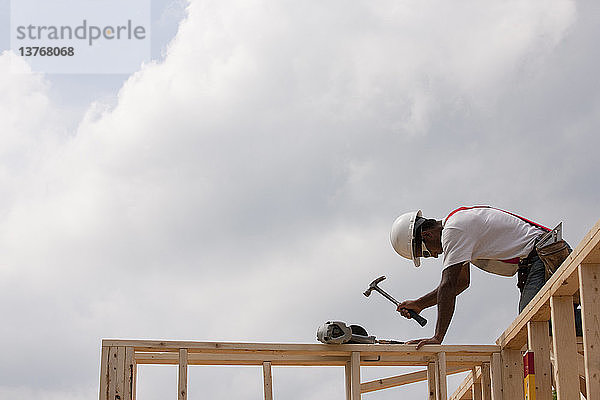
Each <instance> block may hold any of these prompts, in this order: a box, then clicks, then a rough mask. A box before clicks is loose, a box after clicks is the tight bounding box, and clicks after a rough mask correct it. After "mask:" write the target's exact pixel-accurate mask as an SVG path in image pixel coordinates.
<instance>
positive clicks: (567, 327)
mask: <svg viewBox="0 0 600 400" xmlns="http://www.w3.org/2000/svg"><path fill="white" fill-rule="evenodd" d="M550 310H551V315H552V342H553V345H554V358H555V363H556V370H555V374H556V392H557V394H558V400H571V399H578V398H579V374H578V371H577V342H576V338H575V317H574V315H573V297H572V296H552V297H550Z"/></svg>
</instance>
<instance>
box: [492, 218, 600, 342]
mask: <svg viewBox="0 0 600 400" xmlns="http://www.w3.org/2000/svg"><path fill="white" fill-rule="evenodd" d="M582 263H600V220H599V221H598V222H596V224H595V225H594V227H593V228H592V229H591V230H590V231H589V232H588V233H587V235H585V237H584V238H583V240H582V241H581V242H580V243H579V245H578V246H577V247H576V248H575V250H574V251H573V252H572V253H571V254H570V255H569V257H567V259H566V260H565V262H563V264H562V265H561V267H560V268H559V269H558V270H557V271H556V272H555V273H554V274H553V275H552V277H551V278H550V279H549V280H548V282H546V284H545V285H544V286H543V287H542V289H541V290H540V291H539V292H538V293H537V294H536V295H535V297H534V298H533V299H532V300H531V301H530V302H529V304H527V306H526V307H525V309H524V310H523V311H522V312H521V313H520V314H519V316H518V317H517V318H516V319H515V320H514V321H513V322H512V324H511V325H510V326H509V328H508V329H507V330H506V331H504V333H503V334H502V335H501V336H500V337H499V338H498V340H496V343H497V344H498V345H500V346H502V348H511V349H521V348H523V346H525V344H526V342H527V330H526V328H527V322H529V321H547V320H548V319H550V307H549V301H550V296H552V295H554V294H557V295H561V296H563V295H564V296H568V295H573V294H574V293H575V292H576V291H577V290H578V284H577V281H578V279H577V270H578V267H579V265H580V264H582Z"/></svg>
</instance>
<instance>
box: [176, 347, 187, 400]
mask: <svg viewBox="0 0 600 400" xmlns="http://www.w3.org/2000/svg"><path fill="white" fill-rule="evenodd" d="M187 386H188V351H187V349H179V374H178V379H177V400H187V395H188V389H187Z"/></svg>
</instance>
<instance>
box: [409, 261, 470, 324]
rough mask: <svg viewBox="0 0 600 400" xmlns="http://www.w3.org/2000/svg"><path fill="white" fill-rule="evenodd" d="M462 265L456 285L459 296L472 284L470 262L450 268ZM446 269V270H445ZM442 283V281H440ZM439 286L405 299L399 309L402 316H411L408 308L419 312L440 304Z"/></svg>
mask: <svg viewBox="0 0 600 400" xmlns="http://www.w3.org/2000/svg"><path fill="white" fill-rule="evenodd" d="M457 266H460V267H461V268H460V274H459V277H458V285H457V287H456V295H457V296H458V295H459V294H461V293H462V292H464V291H465V290H466V289H467V288H468V287H469V284H470V281H471V277H470V269H469V263H468V262H465V263H464V264H456V265H453V266H452V267H450V268H454V267H457ZM444 271H445V270H444ZM442 281H443V273H442ZM440 285H441V283H440ZM439 288H440V287H439V286H438V287H436V288H435V289H433V290H432V291H431V292H429V293H427V294H426V295H424V296H421V297H419V298H418V299H416V300H405V301H403V302H402V303H400V304H399V305H398V311H399V312H400V313H401V314H402V316H404V317H406V318H410V314H409V313H408V311H406V310H407V309H410V310H415V311H416V312H417V313H420V312H421V311H422V310H424V309H426V308H429V307H433V306H435V305H436V304H438V290H439Z"/></svg>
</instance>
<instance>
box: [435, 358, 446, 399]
mask: <svg viewBox="0 0 600 400" xmlns="http://www.w3.org/2000/svg"><path fill="white" fill-rule="evenodd" d="M436 361H437V370H438V373H437V376H436V377H437V386H438V393H439V399H440V400H447V399H448V383H447V381H446V374H447V370H446V368H447V366H446V353H444V352H443V351H441V352H439V353H438V354H437V360H436Z"/></svg>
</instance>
